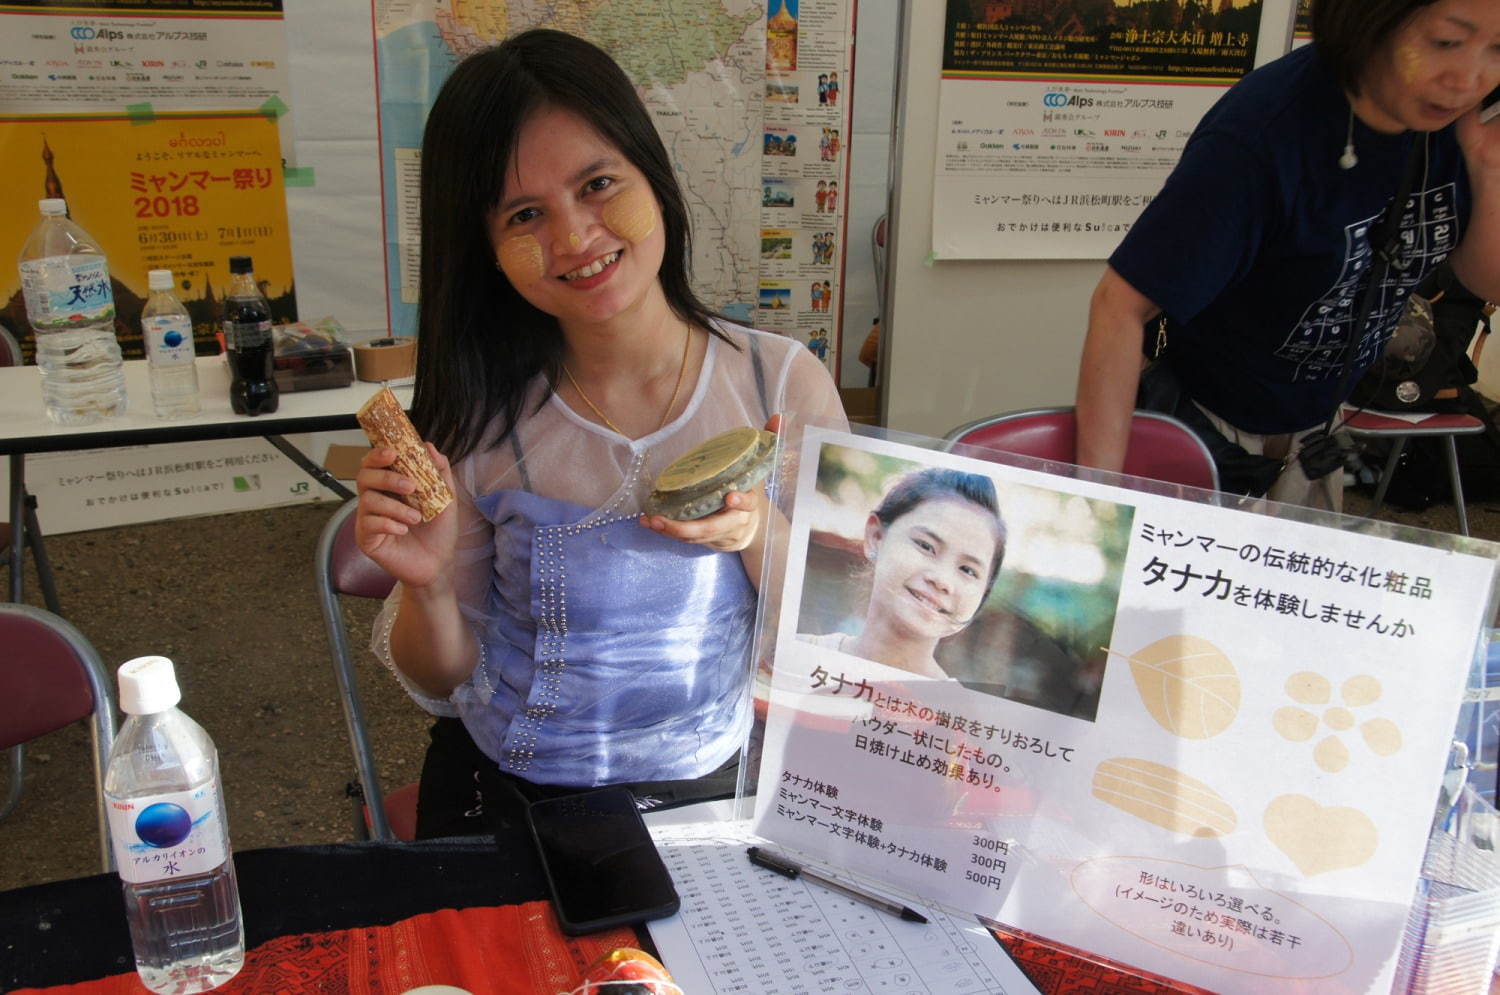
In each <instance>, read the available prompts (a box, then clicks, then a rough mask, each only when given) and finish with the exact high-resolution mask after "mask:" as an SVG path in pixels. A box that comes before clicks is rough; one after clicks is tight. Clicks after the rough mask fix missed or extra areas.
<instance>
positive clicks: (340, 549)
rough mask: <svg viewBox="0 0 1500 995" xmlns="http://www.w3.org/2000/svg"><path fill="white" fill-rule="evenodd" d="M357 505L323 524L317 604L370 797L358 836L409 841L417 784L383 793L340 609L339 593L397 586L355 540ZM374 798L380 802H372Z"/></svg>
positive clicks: (372, 593) (362, 594)
mask: <svg viewBox="0 0 1500 995" xmlns="http://www.w3.org/2000/svg"><path fill="white" fill-rule="evenodd" d="M357 506H358V501H357V500H356V501H349V502H348V503H346V504H345V505H344V506H343V507H342V508H340V509H339V510H338V511H337V512H335V513H334V515H333V517H332V518H330V519H329V520H328V524H327V525H325V526H323V534H322V535H321V536H320V537H319V539H318V559H317V564H316V573H317V584H318V603H319V605H320V606H321V607H322V609H323V624H324V625H325V626H326V628H327V630H328V649H329V654H330V656H331V657H332V658H333V676H334V678H335V679H336V680H337V681H338V685H339V700H340V703H341V704H342V705H343V708H344V721H345V723H346V725H347V726H348V729H349V745H350V746H351V747H352V748H353V750H354V769H355V771H356V772H357V774H358V778H359V780H358V782H357V787H358V789H359V792H360V793H361V794H362V796H363V797H364V799H365V805H364V811H363V816H362V817H356V820H355V832H356V835H358V836H360V837H361V838H366V837H368V836H371V835H373V836H374V838H375V839H378V840H392V839H398V840H408V841H410V840H413V839H416V835H417V786H416V784H407V785H403V786H402V787H400V788H397V789H396V790H395V791H392V792H391V793H390V794H388V795H382V794H381V791H380V778H379V776H378V775H377V774H376V771H375V754H374V752H373V751H372V750H371V749H370V736H369V732H368V730H367V729H366V728H365V710H364V706H363V704H361V702H360V697H359V685H358V683H357V682H356V681H355V677H354V660H353V658H352V656H351V654H350V652H349V636H348V633H347V632H346V631H345V630H344V616H343V613H342V612H341V611H340V609H339V598H338V596H339V595H340V594H347V595H350V596H352V597H357V598H384V597H385V596H386V595H388V594H390V593H391V589H392V588H394V587H395V586H396V582H395V580H394V579H393V578H392V577H391V575H390V574H388V573H386V572H385V571H384V570H382V569H380V567H378V566H376V565H375V562H374V561H373V560H371V559H370V558H369V557H368V556H366V555H365V554H364V553H361V552H360V551H359V547H358V546H356V545H355V544H354V511H355V508H356V507H357ZM371 801H374V802H377V803H378V804H375V805H371V804H370V802H371Z"/></svg>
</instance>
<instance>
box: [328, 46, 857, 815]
mask: <svg viewBox="0 0 1500 995" xmlns="http://www.w3.org/2000/svg"><path fill="white" fill-rule="evenodd" d="M495 164H503V165H502V167H501V168H495ZM421 165H422V173H421V176H422V180H421V183H422V189H421V204H422V208H421V210H422V216H421V236H422V250H421V252H422V258H421V295H420V300H421V303H420V308H419V319H418V330H419V332H420V335H421V337H422V340H423V348H422V350H421V354H420V356H419V359H418V363H417V376H416V390H415V395H414V401H413V405H412V420H413V422H414V424H415V426H416V428H417V430H418V432H419V433H420V434H421V436H422V437H423V438H424V439H426V440H427V448H428V451H429V453H430V454H431V457H432V459H433V461H434V463H435V464H436V466H437V468H438V469H439V471H440V472H441V474H442V476H443V478H444V479H445V480H446V482H447V483H448V484H449V486H450V487H451V488H452V489H453V491H454V492H455V494H456V500H455V501H454V502H453V503H451V504H450V505H448V506H447V507H446V508H445V509H444V510H443V511H442V512H441V513H440V514H438V515H437V516H436V517H435V518H433V519H432V520H431V521H429V522H426V523H423V522H421V520H420V518H421V516H420V515H419V514H417V513H416V512H415V511H414V510H413V509H412V508H409V507H408V506H407V505H406V504H405V503H404V502H403V501H402V500H400V497H401V495H403V494H407V493H410V491H411V490H412V488H413V482H412V481H411V480H410V479H407V478H406V477H404V476H402V475H401V474H399V473H397V472H396V471H394V470H393V469H391V463H392V460H393V458H394V455H395V454H394V452H393V451H392V450H391V449H390V448H389V447H377V448H375V449H373V450H372V451H371V452H370V453H369V454H368V455H367V456H366V457H365V459H364V460H363V463H362V466H361V469H360V471H359V474H358V477H357V481H356V482H357V485H358V488H359V508H358V513H357V515H356V517H355V536H356V541H357V543H358V546H359V548H360V549H361V550H362V551H363V552H364V553H366V554H367V555H368V556H370V557H371V559H373V560H374V561H375V562H376V563H377V564H378V565H379V566H380V567H381V568H383V569H384V570H386V571H387V572H388V573H390V574H391V575H392V576H393V577H395V578H396V580H397V581H398V582H399V583H398V585H397V587H396V589H395V591H394V592H393V593H392V595H391V597H390V598H389V599H388V601H387V602H386V605H385V608H384V610H383V611H382V613H381V615H380V617H379V619H378V620H377V622H376V625H375V632H374V640H373V648H374V649H375V651H376V653H377V654H378V655H379V656H380V657H381V658H382V659H383V660H384V661H385V662H386V663H387V664H388V665H389V666H390V667H391V669H392V670H393V671H394V672H395V674H396V676H397V677H398V679H399V680H400V681H401V682H402V684H403V685H404V686H405V687H406V689H407V691H408V692H409V693H410V694H411V696H412V697H413V698H414V699H415V700H416V701H417V702H418V703H419V704H420V705H421V706H422V707H423V708H425V709H426V710H427V711H429V712H430V713H432V714H433V715H435V716H437V717H438V718H437V719H436V721H435V723H434V725H433V727H432V734H431V738H432V742H431V745H430V747H429V749H428V753H427V757H426V760H425V762H424V765H423V771H422V781H421V787H420V799H419V802H418V810H417V821H418V833H419V834H420V835H422V836H434V835H452V834H455V833H457V834H466V833H476V832H493V831H494V830H495V828H496V827H499V826H503V825H507V824H513V823H515V822H516V821H517V820H519V819H521V818H522V817H523V813H524V809H525V806H526V805H527V804H528V803H529V801H531V800H533V799H537V798H542V797H548V796H553V795H557V794H561V793H569V792H574V791H578V790H580V789H586V788H589V787H593V786H597V785H603V784H628V785H630V786H631V787H632V789H633V790H634V791H635V793H636V795H637V796H638V797H641V798H646V797H650V798H653V799H656V800H671V799H678V800H682V799H692V798H699V797H708V796H714V795H720V794H724V793H726V792H730V791H732V790H733V787H734V783H735V774H736V767H737V762H738V761H737V758H738V754H739V751H740V748H741V745H742V744H743V742H744V741H745V736H746V734H747V732H748V729H749V724H750V720H751V708H750V695H749V694H748V687H747V685H748V681H749V674H750V669H751V668H750V663H751V661H750V659H749V654H750V647H751V642H752V635H753V627H754V621H755V616H756V601H757V590H756V588H757V585H758V584H759V582H760V578H761V565H762V562H763V558H764V553H765V548H764V546H765V537H766V528H765V523H766V520H767V518H768V517H769V516H770V515H771V514H779V512H777V511H776V510H775V509H774V508H772V507H771V505H770V504H769V503H768V500H767V498H766V496H765V493H764V490H763V488H760V487H757V488H755V489H754V490H752V491H750V492H731V493H730V494H729V495H728V496H727V498H726V500H725V507H724V508H723V509H721V510H720V511H718V512H715V513H712V514H710V515H708V516H707V517H705V518H701V519H698V520H696V521H683V522H678V521H670V520H667V519H665V518H662V517H659V516H649V517H648V516H644V515H643V514H642V507H643V502H644V500H645V498H646V496H647V494H648V492H649V491H650V489H651V485H652V481H653V480H654V479H655V477H656V475H657V474H658V473H659V472H660V471H661V470H662V469H663V468H664V467H666V466H667V465H668V464H669V463H671V462H673V461H674V460H676V459H677V458H678V457H680V456H682V455H684V454H686V453H687V452H688V451H689V450H691V449H693V448H694V447H696V446H698V445H699V444H700V443H702V442H704V441H705V440H707V439H710V438H712V437H714V436H717V435H719V434H721V433H723V432H724V431H726V430H729V429H734V428H740V427H743V426H753V427H756V428H758V427H760V426H762V425H767V424H770V425H773V426H774V425H775V424H776V423H777V421H778V419H776V418H775V417H773V416H775V415H776V414H777V413H778V412H781V411H783V410H792V411H796V412H798V414H799V415H800V416H803V417H808V418H822V419H831V420H832V422H833V423H834V424H842V423H843V416H842V408H841V405H840V403H839V398H838V394H837V392H836V390H835V388H834V385H833V381H832V379H831V378H830V376H829V375H828V372H827V370H825V369H824V367H823V366H822V364H820V363H819V362H818V361H817V360H816V359H815V358H814V357H813V356H811V355H810V354H809V353H808V350H807V349H806V348H804V347H803V346H802V345H801V344H800V343H799V342H798V341H797V340H795V339H792V338H789V337H786V336H782V335H775V334H770V333H765V332H760V331H755V330H753V329H750V328H745V327H742V326H739V325H734V324H730V323H728V322H726V321H724V320H722V319H719V318H716V317H714V316H713V315H712V314H711V313H710V312H709V311H708V309H707V308H706V307H705V306H704V305H703V304H702V303H701V302H700V301H699V300H698V299H697V298H696V297H695V296H694V294H693V292H692V290H691V289H690V282H689V280H688V275H687V259H688V254H687V251H686V247H687V241H688V234H689V233H688V211H687V208H686V206H685V204H684V200H683V196H682V193H681V191H680V189H679V188H678V186H677V181H676V171H675V170H674V168H673V164H672V162H671V160H670V159H669V158H668V156H667V153H666V150H665V148H664V147H663V145H662V143H661V140H660V139H659V138H658V136H657V133H656V131H655V129H654V127H653V126H652V122H651V115H650V113H649V112H648V111H647V110H646V108H645V107H644V106H643V105H642V103H641V101H640V98H639V97H638V96H637V93H636V90H635V87H634V86H633V85H632V84H631V82H630V80H629V79H628V78H627V77H626V76H625V74H624V73H623V72H622V71H621V70H620V68H619V66H617V65H616V64H615V63H614V62H613V61H612V60H611V59H610V58H609V56H608V55H606V54H605V53H604V52H603V51H601V50H600V49H598V48H596V47H595V46H594V45H592V44H589V43H588V42H585V41H583V40H581V39H578V38H574V37H572V36H570V35H566V34H563V33H560V32H556V31H545V30H540V31H528V32H525V33H523V34H520V35H517V36H515V37H513V38H511V39H509V40H507V41H506V42H504V43H503V44H501V45H500V46H498V47H496V48H491V49H487V50H484V51H481V52H478V53H475V54H474V55H471V56H469V57H468V58H466V59H464V60H463V61H462V62H461V63H459V65H458V66H457V67H456V68H455V69H454V70H453V72H452V74H451V75H450V76H449V78H448V79H447V81H446V82H445V83H444V84H443V87H442V89H441V92H440V93H439V94H438V97H437V100H436V102H435V103H434V104H433V107H432V110H431V112H430V114H429V116H428V118H427V123H426V130H425V133H424V137H423V143H422V164H421Z"/></svg>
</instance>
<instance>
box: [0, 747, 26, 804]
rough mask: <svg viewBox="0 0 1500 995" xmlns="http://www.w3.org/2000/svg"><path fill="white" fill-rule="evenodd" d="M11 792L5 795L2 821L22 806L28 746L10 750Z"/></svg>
mask: <svg viewBox="0 0 1500 995" xmlns="http://www.w3.org/2000/svg"><path fill="white" fill-rule="evenodd" d="M9 752H10V790H9V791H7V792H6V795H5V805H4V806H3V807H0V819H5V818H7V817H8V816H9V815H10V814H11V813H12V812H14V811H15V810H16V806H17V805H19V804H21V782H22V779H23V778H25V776H26V745H25V744H24V743H21V744H18V745H16V746H12V747H11V748H10V751H9Z"/></svg>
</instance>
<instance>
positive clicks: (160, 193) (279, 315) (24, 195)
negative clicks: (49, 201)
mask: <svg viewBox="0 0 1500 995" xmlns="http://www.w3.org/2000/svg"><path fill="white" fill-rule="evenodd" d="M102 150H108V152H109V154H108V155H104V154H101V151H102ZM0 189H4V190H5V191H6V200H5V204H6V210H5V211H3V212H0V255H5V256H6V258H9V259H14V258H15V257H16V255H18V254H19V253H20V250H21V246H22V245H23V244H24V243H25V241H26V239H27V237H28V236H29V235H30V233H31V230H32V228H33V227H34V226H35V225H36V222H37V218H38V217H39V214H38V210H37V201H39V200H41V199H42V198H46V197H62V198H64V199H66V200H67V202H68V214H69V216H70V217H71V218H72V220H73V221H74V222H75V223H77V224H78V225H80V226H81V227H82V228H83V229H84V230H85V231H87V232H88V233H89V235H91V236H92V237H93V238H94V239H95V240H96V241H97V242H98V243H99V248H100V249H102V250H103V251H104V254H105V258H106V259H107V261H108V263H109V270H110V278H111V283H112V289H113V291H114V299H115V332H116V335H117V337H118V338H119V340H120V346H121V348H122V350H123V351H124V354H125V357H126V358H127V359H139V358H141V357H142V355H143V352H142V347H141V328H140V312H141V308H142V307H143V306H144V304H145V302H146V297H147V296H148V290H147V286H146V274H147V272H148V271H149V270H153V269H169V270H171V271H172V275H173V278H174V283H175V286H176V292H177V296H178V298H179V299H180V300H181V301H182V302H183V304H184V305H185V306H186V307H187V310H188V314H189V315H191V316H192V319H193V337H194V340H195V343H196V346H197V351H198V352H199V354H200V355H212V354H215V353H217V352H218V351H219V345H218V342H217V340H216V338H215V335H216V333H217V332H218V327H219V317H220V314H219V303H220V300H221V299H222V294H223V290H224V287H225V286H226V285H227V284H228V282H229V258H230V257H231V256H250V257H251V259H252V260H253V261H254V264H255V275H256V279H257V280H258V281H259V283H260V285H261V290H262V292H263V293H264V294H265V295H266V299H267V300H268V301H269V302H270V304H271V313H272V317H273V319H274V320H275V321H276V322H278V323H280V322H285V321H293V320H295V319H296V317H297V301H296V290H295V286H294V283H295V281H294V277H293V272H292V253H291V237H290V233H289V230H288V226H287V213H286V196H285V185H284V180H283V172H282V162H281V142H280V134H279V129H278V126H277V120H276V118H275V116H273V115H266V114H262V113H258V112H255V111H228V112H223V111H221V112H180V113H171V112H162V111H158V112H155V113H154V114H152V115H151V117H150V118H149V119H142V118H141V117H139V116H127V115H120V116H104V115H72V114H61V113H60V114H55V115H26V116H16V117H4V116H0ZM0 324H3V325H4V326H5V327H6V329H7V330H8V331H10V332H11V334H13V335H14V336H15V337H16V339H17V340H18V341H19V342H20V343H21V349H22V354H23V355H24V356H25V358H26V361H27V362H31V361H32V357H33V355H34V339H33V333H32V330H31V326H30V324H29V323H28V322H27V320H26V305H25V300H24V299H23V297H22V294H21V281H20V274H19V272H18V271H17V269H16V268H15V267H14V266H13V265H7V266H5V267H3V268H0Z"/></svg>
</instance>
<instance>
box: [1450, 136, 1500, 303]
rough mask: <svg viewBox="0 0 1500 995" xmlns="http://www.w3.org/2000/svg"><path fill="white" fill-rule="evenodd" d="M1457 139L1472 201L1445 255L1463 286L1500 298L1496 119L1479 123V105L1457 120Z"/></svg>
mask: <svg viewBox="0 0 1500 995" xmlns="http://www.w3.org/2000/svg"><path fill="white" fill-rule="evenodd" d="M1458 143H1459V146H1460V147H1461V148H1462V149H1463V153H1464V165H1465V166H1467V167H1468V171H1469V188H1470V189H1471V190H1472V191H1473V195H1474V202H1473V205H1472V206H1471V207H1470V209H1469V227H1468V230H1467V231H1465V232H1464V237H1463V241H1462V242H1460V243H1459V246H1458V248H1457V249H1454V250H1453V255H1452V256H1450V257H1449V260H1450V261H1451V263H1452V265H1453V273H1454V275H1455V276H1457V277H1458V279H1459V281H1460V282H1462V283H1463V285H1464V286H1465V287H1468V288H1469V290H1471V291H1473V292H1474V293H1475V294H1477V295H1478V296H1480V297H1482V298H1484V299H1485V300H1487V301H1500V121H1491V122H1490V123H1489V124H1480V123H1479V109H1478V108H1475V109H1474V110H1471V111H1469V113H1467V114H1465V115H1464V116H1463V117H1462V118H1460V119H1459V121H1458Z"/></svg>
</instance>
